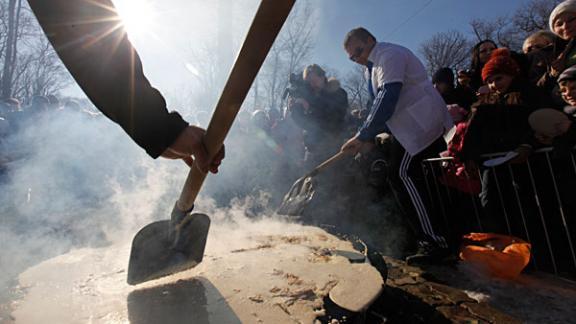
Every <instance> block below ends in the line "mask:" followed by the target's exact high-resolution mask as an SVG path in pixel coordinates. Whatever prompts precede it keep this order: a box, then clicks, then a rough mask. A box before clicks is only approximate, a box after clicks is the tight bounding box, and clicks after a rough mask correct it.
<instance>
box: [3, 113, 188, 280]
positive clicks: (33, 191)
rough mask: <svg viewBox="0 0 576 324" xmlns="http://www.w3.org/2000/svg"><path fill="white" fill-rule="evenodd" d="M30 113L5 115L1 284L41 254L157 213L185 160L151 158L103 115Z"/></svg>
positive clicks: (101, 240) (99, 240)
mask: <svg viewBox="0 0 576 324" xmlns="http://www.w3.org/2000/svg"><path fill="white" fill-rule="evenodd" d="M33 111H34V109H33V108H32V107H28V109H27V110H25V111H24V112H19V113H13V114H12V115H10V116H9V117H8V118H9V119H10V120H11V122H12V123H11V126H13V127H12V133H11V134H10V135H9V136H8V137H7V138H5V139H3V141H2V144H3V145H2V149H1V151H0V152H1V154H2V157H3V158H4V159H7V160H9V161H10V162H8V163H6V164H4V165H3V167H4V168H5V172H4V173H3V174H2V183H1V184H0V192H2V195H1V196H0V215H1V216H0V221H1V223H0V245H1V246H2V249H1V250H0V273H2V276H1V277H0V286H2V287H5V286H6V285H7V284H8V283H9V281H10V280H12V279H13V277H14V276H15V275H16V274H17V273H19V272H20V271H22V270H24V269H25V268H26V267H28V266H30V265H32V264H34V263H36V262H39V261H41V260H43V259H45V258H48V257H51V256H54V255H58V254H60V253H63V252H65V251H67V250H68V249H70V248H72V247H77V246H97V245H103V244H106V243H107V242H109V240H111V239H113V238H114V235H119V233H127V232H130V231H131V230H133V229H134V228H136V227H138V226H140V225H142V224H145V223H146V222H148V221H150V220H151V219H154V218H158V217H159V216H160V215H159V211H161V210H162V209H163V207H165V205H169V203H168V202H165V200H166V196H167V195H168V194H169V193H170V191H171V190H174V189H173V187H175V184H174V182H179V181H182V180H181V178H183V177H184V176H183V175H182V174H185V172H186V167H185V165H183V163H182V165H175V164H169V163H168V161H153V160H151V159H150V158H149V157H147V156H146V154H145V153H144V151H143V150H141V149H139V148H138V147H137V146H136V145H134V144H133V143H132V142H131V141H130V139H129V138H128V137H127V136H126V135H125V134H124V133H123V131H122V130H121V129H120V128H119V127H118V126H116V125H115V124H113V123H111V122H110V121H109V120H108V119H106V118H105V117H104V116H102V115H98V114H93V113H88V112H86V111H78V110H69V109H68V110H66V109H62V110H56V111H47V112H43V113H33ZM177 175H181V176H179V177H178V176H177ZM172 197H175V196H172ZM171 203H173V201H172V202H171ZM171 203H170V204H171ZM165 217H166V216H164V218H165Z"/></svg>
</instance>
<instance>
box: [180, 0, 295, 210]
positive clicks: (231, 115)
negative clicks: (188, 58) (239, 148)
mask: <svg viewBox="0 0 576 324" xmlns="http://www.w3.org/2000/svg"><path fill="white" fill-rule="evenodd" d="M294 2H295V0H281V1H278V0H262V2H261V3H260V6H259V7H258V11H257V12H256V16H255V17H254V20H253V21H252V25H251V26H250V29H249V30H248V35H247V36H246V39H245V40H244V44H243V45H242V48H241V49H240V53H239V54H238V57H237V58H236V62H235V63H234V66H233V67H232V71H231V72H230V76H229V77H228V81H227V82H226V86H225V87H224V90H223V91H222V95H221V96H220V100H219V101H218V104H217V105H216V108H215V109H214V114H213V115H212V119H211V120H210V124H208V129H207V130H206V135H205V136H204V146H205V148H206V151H207V152H208V156H210V157H214V156H215V155H216V153H218V150H220V148H221V147H222V144H223V143H224V139H225V138H226V135H228V131H229V130H230V127H232V123H233V122H234V119H235V118H236V115H237V114H238V111H239V110H240V107H241V106H242V103H243V102H244V99H245V98H246V95H247V94H248V91H249V90H250V87H251V86H252V82H253V81H254V79H255V78H256V75H257V74H258V71H259V70H260V67H261V66H262V63H264V59H266V56H267V55H268V52H269V51H270V48H271V47H272V44H273V43H274V40H275V39H276V36H277V35H278V33H279V32H280V29H281V28H282V25H283V24H284V21H286V18H288V14H290V10H291V9H292V6H293V5H294ZM205 178H206V174H205V173H204V172H202V171H200V169H199V168H198V167H196V166H195V165H194V166H192V168H190V172H189V173H188V177H187V178H186V183H185V184H184V188H182V193H181V194H180V198H179V199H178V202H177V206H178V208H179V209H180V210H181V211H187V210H190V209H191V208H192V206H193V205H194V201H195V200H196V196H198V192H199V191H200V188H202V184H203V183H204V179H205Z"/></svg>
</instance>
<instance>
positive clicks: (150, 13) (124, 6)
mask: <svg viewBox="0 0 576 324" xmlns="http://www.w3.org/2000/svg"><path fill="white" fill-rule="evenodd" d="M114 4H115V5H116V8H117V9H118V13H119V14H120V17H121V18H122V22H123V25H124V28H126V31H127V32H128V34H129V35H130V36H132V37H137V36H142V35H145V34H147V33H150V32H152V31H153V30H152V26H153V25H154V24H155V22H156V13H157V11H156V10H155V8H154V6H153V5H152V4H151V3H150V2H149V1H147V0H117V1H114Z"/></svg>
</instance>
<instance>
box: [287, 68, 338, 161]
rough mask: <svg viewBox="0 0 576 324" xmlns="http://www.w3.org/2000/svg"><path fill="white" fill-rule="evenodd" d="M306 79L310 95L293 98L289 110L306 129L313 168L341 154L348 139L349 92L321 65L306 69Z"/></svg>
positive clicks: (307, 92) (304, 75)
mask: <svg viewBox="0 0 576 324" xmlns="http://www.w3.org/2000/svg"><path fill="white" fill-rule="evenodd" d="M303 80H304V82H305V86H306V87H307V89H308V91H305V93H306V95H304V96H302V97H301V98H291V99H290V100H289V103H288V109H289V112H290V114H291V116H292V119H293V120H294V122H295V123H296V124H297V125H298V126H299V127H300V128H302V129H303V130H304V132H305V137H304V145H305V146H306V161H307V164H310V167H312V166H315V165H316V164H318V163H321V162H323V161H324V160H326V159H327V158H329V157H330V156H331V155H333V154H335V153H337V152H338V150H339V148H340V146H341V144H342V141H343V140H344V136H345V134H346V124H345V122H346V113H347V112H348V94H347V93H346V91H345V90H344V89H342V87H341V86H340V82H338V80H336V79H334V78H330V79H328V78H327V77H326V72H325V71H324V70H323V69H322V68H321V67H320V66H319V65H317V64H312V65H309V66H307V67H306V68H305V69H304V72H303Z"/></svg>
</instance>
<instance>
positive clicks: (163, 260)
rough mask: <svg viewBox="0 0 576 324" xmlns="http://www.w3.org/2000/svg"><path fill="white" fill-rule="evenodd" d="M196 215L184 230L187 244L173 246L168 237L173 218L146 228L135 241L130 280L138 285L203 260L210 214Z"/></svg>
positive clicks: (129, 272)
mask: <svg viewBox="0 0 576 324" xmlns="http://www.w3.org/2000/svg"><path fill="white" fill-rule="evenodd" d="M194 216H195V217H194V218H193V219H192V220H191V221H190V223H189V224H188V226H187V228H188V229H187V230H186V231H185V232H183V233H182V235H186V236H185V237H184V238H183V239H184V242H185V243H184V244H183V245H180V247H179V249H178V250H175V249H173V247H172V243H173V242H172V240H171V239H170V238H169V237H168V230H169V225H170V221H169V220H164V221H158V222H154V223H151V224H148V225H147V226H145V227H144V228H142V229H141V230H140V231H139V232H138V233H137V234H136V236H135V237H134V240H133V241H132V251H131V252H130V263H129V264H128V284H130V285H136V284H139V283H142V282H145V281H149V280H154V279H158V278H161V277H164V276H168V275H171V274H173V273H176V272H180V271H184V270H187V269H190V268H193V267H195V266H196V265H197V264H199V263H200V262H202V258H203V256H204V248H205V247H206V238H207V237H208V230H209V229H210V218H208V216H206V215H204V214H194Z"/></svg>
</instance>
